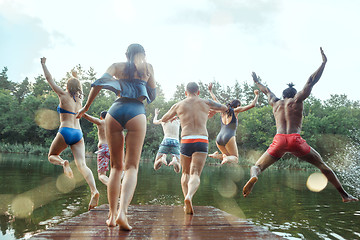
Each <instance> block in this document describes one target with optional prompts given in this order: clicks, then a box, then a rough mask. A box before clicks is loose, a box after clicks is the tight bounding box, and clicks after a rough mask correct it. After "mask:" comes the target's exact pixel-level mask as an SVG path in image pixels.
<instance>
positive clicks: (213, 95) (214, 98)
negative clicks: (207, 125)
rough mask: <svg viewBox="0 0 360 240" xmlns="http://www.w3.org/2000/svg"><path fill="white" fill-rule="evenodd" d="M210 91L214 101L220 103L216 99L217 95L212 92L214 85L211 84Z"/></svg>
mask: <svg viewBox="0 0 360 240" xmlns="http://www.w3.org/2000/svg"><path fill="white" fill-rule="evenodd" d="M208 89H209V92H210V95H211V97H212V99H213V100H214V101H215V102H219V100H218V99H217V98H216V96H215V94H214V93H213V92H212V83H210V84H209V86H208Z"/></svg>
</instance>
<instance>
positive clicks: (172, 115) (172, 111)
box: [160, 103, 177, 123]
mask: <svg viewBox="0 0 360 240" xmlns="http://www.w3.org/2000/svg"><path fill="white" fill-rule="evenodd" d="M176 110H177V103H175V104H174V105H172V107H171V108H170V110H169V111H168V112H167V113H165V114H164V116H163V117H162V118H161V119H160V122H164V123H165V122H169V121H171V120H173V119H174V118H175V117H176Z"/></svg>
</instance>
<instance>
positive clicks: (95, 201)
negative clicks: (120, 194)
mask: <svg viewBox="0 0 360 240" xmlns="http://www.w3.org/2000/svg"><path fill="white" fill-rule="evenodd" d="M98 203H99V192H96V193H95V194H92V196H91V199H90V203H89V208H88V210H90V209H93V208H95V207H96V206H97V205H98Z"/></svg>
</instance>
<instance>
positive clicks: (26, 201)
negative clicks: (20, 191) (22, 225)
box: [11, 196, 34, 218]
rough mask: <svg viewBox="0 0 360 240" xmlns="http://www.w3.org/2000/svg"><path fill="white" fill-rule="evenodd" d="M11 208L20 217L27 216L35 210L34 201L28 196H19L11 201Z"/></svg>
mask: <svg viewBox="0 0 360 240" xmlns="http://www.w3.org/2000/svg"><path fill="white" fill-rule="evenodd" d="M11 209H12V211H13V213H14V215H15V217H18V218H26V217H28V216H30V215H31V214H32V212H33V211H34V202H33V201H32V200H31V199H30V198H29V197H26V196H18V197H16V198H15V199H14V200H13V201H12V203H11Z"/></svg>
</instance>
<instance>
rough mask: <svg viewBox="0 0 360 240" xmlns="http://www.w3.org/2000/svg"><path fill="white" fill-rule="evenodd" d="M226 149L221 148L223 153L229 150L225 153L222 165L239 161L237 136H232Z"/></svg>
mask: <svg viewBox="0 0 360 240" xmlns="http://www.w3.org/2000/svg"><path fill="white" fill-rule="evenodd" d="M225 149H226V151H224V150H222V149H220V150H221V151H222V152H223V153H225V152H227V154H226V153H225V154H223V161H222V162H221V165H223V164H225V163H238V156H239V154H238V148H237V145H236V138H235V136H234V137H232V138H230V140H229V141H228V142H227V144H226V145H225Z"/></svg>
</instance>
